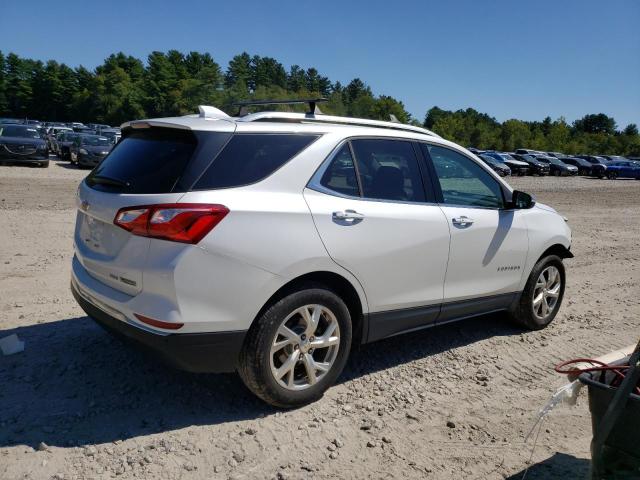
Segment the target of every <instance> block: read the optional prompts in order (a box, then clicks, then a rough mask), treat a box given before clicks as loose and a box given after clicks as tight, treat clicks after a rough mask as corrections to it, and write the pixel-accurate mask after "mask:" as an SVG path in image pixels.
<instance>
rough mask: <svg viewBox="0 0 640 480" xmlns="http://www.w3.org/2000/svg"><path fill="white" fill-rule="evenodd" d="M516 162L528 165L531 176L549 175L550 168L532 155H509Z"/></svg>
mask: <svg viewBox="0 0 640 480" xmlns="http://www.w3.org/2000/svg"><path fill="white" fill-rule="evenodd" d="M511 156H512V157H513V158H515V159H516V160H520V161H521V162H526V163H527V164H528V165H529V169H530V173H531V175H540V176H541V177H542V176H545V175H549V172H550V167H549V164H548V163H544V162H541V161H540V160H538V159H537V158H536V157H534V156H533V155H526V154H519V153H514V154H512V155H511Z"/></svg>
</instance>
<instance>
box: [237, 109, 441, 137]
mask: <svg viewBox="0 0 640 480" xmlns="http://www.w3.org/2000/svg"><path fill="white" fill-rule="evenodd" d="M238 121H240V122H273V121H276V122H278V121H280V122H294V123H320V124H335V125H354V126H359V127H377V128H387V129H391V130H403V131H406V132H414V133H422V134H424V135H430V136H432V137H438V138H439V137H440V135H438V134H437V133H434V132H432V131H431V130H427V129H426V128H422V127H416V126H413V125H408V124H404V123H401V122H398V123H396V122H385V121H382V120H369V119H365V118H351V117H339V116H334V115H321V116H318V117H316V116H312V115H308V114H307V115H303V114H301V113H290V112H257V113H252V114H251V115H247V116H246V117H244V118H240V119H238Z"/></svg>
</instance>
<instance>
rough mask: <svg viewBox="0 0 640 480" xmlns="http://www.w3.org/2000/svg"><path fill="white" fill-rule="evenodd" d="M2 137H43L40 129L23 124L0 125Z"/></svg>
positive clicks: (0, 135)
mask: <svg viewBox="0 0 640 480" xmlns="http://www.w3.org/2000/svg"><path fill="white" fill-rule="evenodd" d="M0 137H18V138H41V137H40V133H39V132H38V129H36V128H33V127H23V126H21V125H7V126H6V127H0Z"/></svg>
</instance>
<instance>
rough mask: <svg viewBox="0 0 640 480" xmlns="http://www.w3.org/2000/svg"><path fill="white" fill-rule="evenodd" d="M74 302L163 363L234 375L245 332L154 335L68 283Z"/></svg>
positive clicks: (110, 331) (105, 327)
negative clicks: (91, 299) (106, 309)
mask: <svg viewBox="0 0 640 480" xmlns="http://www.w3.org/2000/svg"><path fill="white" fill-rule="evenodd" d="M71 292H72V293H73V296H74V297H75V299H76V301H77V302H78V304H79V305H80V307H82V309H83V310H84V311H85V312H86V314H87V315H88V316H89V317H91V318H92V319H93V320H94V321H95V322H96V323H98V325H100V326H101V327H103V328H104V329H105V330H107V331H108V332H109V333H111V334H113V335H115V336H117V337H120V338H123V339H125V340H127V341H129V342H131V343H133V344H135V345H136V346H138V347H140V348H142V349H143V350H146V351H149V352H151V353H153V354H154V355H156V356H158V357H159V358H161V359H162V360H163V361H165V362H166V363H168V364H170V365H172V366H174V367H176V368H179V369H181V370H186V371H189V372H210V373H223V372H233V371H234V370H235V369H236V366H237V363H238V357H239V354H240V350H241V348H242V343H243V341H244V337H245V334H246V331H231V332H215V333H172V334H168V335H160V334H155V333H152V332H150V331H147V330H143V329H141V328H138V327H136V326H134V325H132V324H130V323H127V322H126V321H123V320H120V319H118V318H115V317H114V316H112V315H110V314H109V313H107V312H105V311H104V310H102V309H100V308H98V307H97V306H96V305H94V304H93V303H91V302H89V301H88V300H87V299H85V298H84V297H83V296H82V295H81V294H80V293H79V292H78V290H77V288H76V286H75V285H74V282H71Z"/></svg>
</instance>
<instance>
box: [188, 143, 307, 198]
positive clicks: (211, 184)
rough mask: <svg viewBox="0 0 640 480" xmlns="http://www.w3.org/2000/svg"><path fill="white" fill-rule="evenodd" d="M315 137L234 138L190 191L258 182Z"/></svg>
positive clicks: (305, 146)
mask: <svg viewBox="0 0 640 480" xmlns="http://www.w3.org/2000/svg"><path fill="white" fill-rule="evenodd" d="M318 137H319V135H316V134H313V135H308V134H275V133H274V134H272V133H259V134H248V133H240V134H235V135H234V136H233V137H232V138H231V140H229V143H227V145H226V146H225V147H224V148H223V149H222V151H221V152H220V154H219V155H218V156H217V157H216V159H215V160H214V161H213V162H212V163H211V165H210V166H209V167H208V168H207V169H206V170H205V172H204V173H203V174H202V176H201V177H200V179H199V180H198V181H197V182H196V184H195V186H194V188H193V189H194V190H213V189H218V188H231V187H239V186H242V185H249V184H252V183H256V182H259V181H260V180H263V179H265V178H266V177H268V176H269V175H271V174H272V173H273V172H275V171H276V170H278V169H279V168H280V167H282V166H283V165H284V164H285V163H287V162H288V161H289V160H291V159H292V158H293V157H295V156H296V155H297V154H298V153H300V152H301V151H302V150H304V149H305V148H307V147H308V146H309V145H310V144H311V143H313V142H314V141H315V140H316V139H317V138H318Z"/></svg>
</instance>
